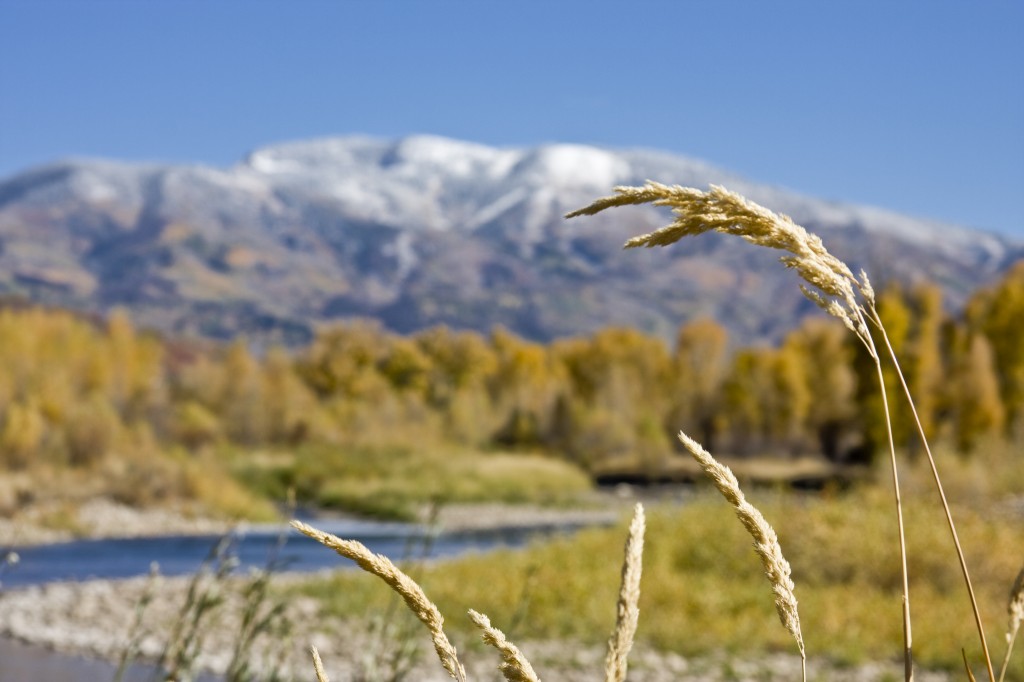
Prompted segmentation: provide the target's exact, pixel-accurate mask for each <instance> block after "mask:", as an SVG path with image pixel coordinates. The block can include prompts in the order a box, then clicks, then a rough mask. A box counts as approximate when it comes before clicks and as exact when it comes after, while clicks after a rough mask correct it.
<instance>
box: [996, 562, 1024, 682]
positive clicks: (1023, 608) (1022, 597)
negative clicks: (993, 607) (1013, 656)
mask: <svg viewBox="0 0 1024 682" xmlns="http://www.w3.org/2000/svg"><path fill="white" fill-rule="evenodd" d="M1006 610H1007V612H1008V613H1009V614H1010V626H1009V627H1008V628H1007V630H1006V655H1005V656H1004V657H1003V666H1002V669H1001V670H1000V671H999V682H1003V677H1004V676H1005V675H1006V666H1007V665H1009V664H1010V652H1012V651H1013V642H1014V640H1015V639H1017V631H1018V630H1020V624H1021V621H1024V568H1022V569H1021V571H1020V573H1018V574H1017V579H1016V580H1014V581H1013V588H1012V589H1011V590H1010V602H1009V604H1007V607H1006Z"/></svg>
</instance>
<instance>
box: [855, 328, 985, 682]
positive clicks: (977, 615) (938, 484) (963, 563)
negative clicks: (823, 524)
mask: <svg viewBox="0 0 1024 682" xmlns="http://www.w3.org/2000/svg"><path fill="white" fill-rule="evenodd" d="M874 322H875V324H876V326H877V327H878V329H879V331H880V332H881V334H882V340H883V341H885V347H886V349H887V350H888V351H889V357H890V358H891V359H892V364H893V366H894V367H895V368H896V376H897V377H899V380H900V386H902V387H903V394H904V395H905V396H906V398H907V403H908V404H909V405H910V413H911V414H912V415H913V417H914V424H915V425H916V426H917V433H918V435H919V436H920V438H921V444H922V445H923V446H924V452H925V455H926V456H927V457H928V465H929V467H931V470H932V477H933V478H934V480H935V488H936V489H937V490H938V491H939V499H940V500H942V510H943V511H944V512H945V514H946V523H947V524H948V525H949V532H950V534H951V535H952V536H953V545H954V546H955V547H956V556H957V559H958V560H959V561H960V572H961V573H963V576H964V582H965V583H966V585H967V594H968V596H969V597H970V599H971V609H972V611H973V612H974V622H975V625H976V626H977V628H978V638H979V639H980V640H981V648H982V651H984V653H985V665H986V666H987V668H988V676H989V680H990V682H995V680H996V675H995V671H994V670H993V668H992V657H991V655H990V654H989V650H988V641H987V640H986V639H985V626H984V625H983V624H982V622H981V612H980V611H979V609H978V600H977V598H976V597H975V596H974V586H973V585H972V584H971V576H970V573H969V572H968V571H967V560H966V559H965V558H964V550H963V548H961V546H960V537H959V536H958V535H957V532H956V524H954V523H953V513H952V512H951V511H950V508H949V503H948V502H947V501H946V493H945V491H944V490H943V489H942V479H941V478H940V477H939V470H938V467H937V466H936V464H935V458H934V457H933V456H932V449H931V447H930V446H929V444H928V437H927V436H926V435H925V432H924V426H923V425H922V424H921V417H920V416H919V415H918V413H917V406H916V405H915V404H914V398H913V396H912V395H911V393H910V387H909V386H908V385H907V380H906V379H905V378H904V376H903V369H902V368H901V367H900V363H899V360H897V359H896V351H895V350H893V347H892V343H891V342H890V341H889V335H888V334H886V333H885V327H883V326H882V322H881V320H879V319H878V313H877V311H875V312H874Z"/></svg>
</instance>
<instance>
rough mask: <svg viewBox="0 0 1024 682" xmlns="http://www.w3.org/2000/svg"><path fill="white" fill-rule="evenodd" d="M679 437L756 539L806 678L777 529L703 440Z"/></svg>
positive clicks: (790, 583)
mask: <svg viewBox="0 0 1024 682" xmlns="http://www.w3.org/2000/svg"><path fill="white" fill-rule="evenodd" d="M679 440H680V441H681V442H682V443H683V445H684V446H685V447H686V449H687V450H689V451H690V454H691V455H693V458H694V459H695V460H697V463H698V464H700V466H701V468H702V469H703V470H704V472H705V473H706V474H707V475H708V477H710V478H711V481H712V482H713V483H714V484H715V487H716V488H718V491H719V492H720V493H722V496H723V497H725V499H726V500H727V501H728V502H729V504H731V505H732V506H733V509H735V511H736V516H737V517H739V520H740V522H741V523H742V524H743V527H744V528H746V529H747V532H748V533H750V537H752V538H753V539H754V551H755V552H757V556H758V557H760V559H761V566H762V567H763V568H764V572H765V575H766V576H767V577H768V582H770V583H771V586H772V592H773V593H774V594H775V610H776V611H778V614H779V620H781V621H782V625H783V627H785V628H786V629H787V630H788V631H789V633H790V634H791V635H793V638H794V639H795V640H796V643H797V647H799V649H800V658H801V661H802V662H803V665H804V679H805V680H806V679H807V670H806V663H807V653H806V651H805V650H804V637H803V633H802V632H801V631H800V614H799V613H798V612H797V601H796V593H795V591H794V590H795V588H796V586H795V585H794V584H793V579H792V578H791V577H790V574H791V572H792V571H791V569H790V566H789V562H788V561H786V557H784V556H783V555H782V547H781V546H780V545H779V538H778V536H777V535H776V534H775V529H774V528H772V527H771V524H769V523H768V521H766V520H765V518H764V516H763V515H762V514H761V512H760V511H758V510H757V508H756V507H754V505H752V504H750V502H748V501H747V499H746V496H744V494H743V491H742V490H741V489H740V484H739V481H737V480H736V477H735V476H734V475H733V473H732V471H731V470H730V469H729V467H727V466H725V465H724V464H722V463H720V462H719V461H718V460H716V459H715V458H714V457H712V456H711V453H709V452H708V451H707V450H705V449H704V448H703V447H702V446H701V445H700V443H698V442H697V441H695V440H693V439H692V438H690V437H689V436H687V435H686V434H685V433H683V432H680V433H679Z"/></svg>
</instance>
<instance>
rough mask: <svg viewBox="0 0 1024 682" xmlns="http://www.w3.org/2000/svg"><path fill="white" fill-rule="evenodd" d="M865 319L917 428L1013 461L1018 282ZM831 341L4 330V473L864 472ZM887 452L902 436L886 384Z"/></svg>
mask: <svg viewBox="0 0 1024 682" xmlns="http://www.w3.org/2000/svg"><path fill="white" fill-rule="evenodd" d="M879 308H880V312H881V315H882V317H883V320H884V323H885V326H886V328H887V329H888V330H889V332H890V341H891V342H892V344H893V346H894V348H895V350H896V353H897V354H898V355H899V356H900V357H901V358H902V362H903V366H904V369H905V372H906V378H907V381H908V383H909V384H910V388H911V390H912V392H913V394H914V395H915V396H916V398H917V403H918V408H919V411H920V414H921V419H922V422H923V425H924V428H925V430H926V431H928V432H929V435H931V436H933V437H939V438H945V439H948V440H949V441H950V442H952V443H954V444H955V445H956V446H957V447H958V448H960V449H961V450H963V451H965V452H969V451H970V450H971V449H972V448H973V447H975V446H976V445H977V444H978V443H979V442H980V441H982V440H983V439H985V438H988V437H1004V438H1010V439H1014V440H1016V441H1017V442H1022V441H1024V342H1022V339H1024V263H1022V264H1018V265H1017V267H1015V268H1014V269H1013V270H1012V271H1011V272H1010V273H1009V274H1008V275H1007V276H1006V277H1005V278H1004V279H1003V280H1002V281H1001V282H1000V283H998V284H997V285H995V286H993V287H992V288H990V289H986V290H984V291H980V292H978V293H977V294H976V295H975V296H974V297H973V298H972V299H971V301H970V302H969V304H968V305H967V307H966V310H965V312H964V314H963V315H962V316H961V317H960V318H957V319H952V318H950V317H948V316H947V315H946V314H945V313H944V312H943V307H942V301H941V294H940V291H939V289H938V288H937V287H935V286H931V285H922V286H917V287H914V288H911V289H905V288H900V287H893V288H889V289H888V290H886V291H885V292H884V293H882V294H881V295H880V297H879ZM874 372H875V370H874V368H873V365H872V364H871V363H870V362H869V361H868V359H867V358H866V356H865V354H864V350H863V349H862V348H861V347H859V345H858V343H857V342H856V340H855V339H854V338H853V336H852V335H851V334H849V333H848V332H847V331H846V330H845V329H843V328H842V327H841V326H838V325H836V324H833V323H832V321H830V320H826V319H810V320H807V321H806V322H805V323H804V324H803V325H802V326H801V327H799V328H798V329H796V330H794V331H793V332H792V333H790V334H789V335H788V336H787V337H786V338H785V340H784V341H783V342H782V343H781V344H780V345H779V346H778V347H775V348H767V347H757V348H741V349H735V348H732V347H731V346H730V342H729V338H728V335H727V333H726V331H725V330H724V329H723V328H722V327H721V326H719V325H718V324H716V323H715V322H713V321H710V320H695V321H692V322H689V323H687V324H685V325H683V326H682V327H681V328H680V330H679V333H678V337H677V339H676V343H675V345H674V347H673V348H669V347H668V346H667V345H666V344H665V343H663V342H662V341H661V340H659V339H657V338H654V337H651V336H648V335H645V334H643V333H641V332H639V331H636V330H632V329H622V328H610V329H606V330H603V331H600V332H598V333H596V334H594V335H592V336H589V337H581V338H573V339H565V340H558V341H555V342H553V343H550V344H547V345H542V344H538V343H533V342H530V341H526V340H523V339H521V338H517V337H515V336H513V335H511V334H509V333H508V332H506V331H503V330H501V329H496V330H494V331H493V332H492V333H491V334H489V335H481V334H478V333H474V332H460V331H453V330H451V329H447V328H434V329H429V330H426V331H422V332H420V333H417V334H415V335H412V336H398V335H395V334H392V333H389V332H387V331H385V330H383V329H381V328H380V327H379V326H377V325H376V324H374V323H371V322H366V321H362V322H353V323H350V324H345V325H340V326H336V327H333V328H329V329H325V330H324V331H322V332H321V333H320V334H319V335H318V336H317V338H316V340H315V342H314V343H313V344H311V345H310V346H309V347H307V348H305V349H303V350H301V351H299V352H297V353H290V352H286V351H285V350H283V349H271V350H269V351H268V352H266V353H264V354H261V355H259V356H257V355H255V354H254V353H253V352H251V351H250V350H249V348H248V347H247V346H246V344H245V343H244V342H242V341H239V342H236V343H233V344H231V345H229V346H213V345H205V344H200V343H187V342H182V341H176V340H165V339H161V338H159V337H157V336H155V335H152V334H148V333H140V332H139V331H137V330H136V329H135V328H133V326H132V324H131V322H130V321H129V320H128V318H127V317H126V316H125V315H124V314H122V313H115V314H113V315H112V316H111V317H110V318H109V319H108V320H106V321H103V322H96V321H90V320H86V319H83V318H81V317H79V316H74V315H72V314H70V313H65V312H59V311H50V310H43V309H13V308H8V309H5V310H3V311H0V461H2V463H3V465H4V466H5V467H7V468H25V467H31V466H33V465H34V464H47V465H72V466H87V465H90V464H93V463H96V462H99V461H101V460H103V459H104V458H107V457H108V456H110V455H112V454H117V453H125V452H129V451H130V452H150V451H153V450H163V449H167V448H177V449H180V450H183V451H197V450H202V449H208V448H211V447H212V448H216V447H220V446H237V447H238V448H252V449H255V448H275V447H276V448H290V447H294V446H297V445H300V444H303V443H310V442H315V443H326V444H335V445H337V446H339V447H346V446H349V447H355V446H359V447H362V446H376V445H385V444H405V445H413V446H415V445H417V444H423V443H431V444H438V443H440V444H444V443H451V444H459V445H461V446H469V447H475V448H482V449H488V448H502V449H509V448H512V449H515V448H523V449H529V450H532V451H538V450H540V451H547V452H550V453H552V454H554V455H557V456H563V457H566V458H569V459H571V460H572V461H575V462H577V463H579V464H580V465H582V466H584V467H593V466H595V465H598V464H600V463H602V462H606V461H608V460H610V459H613V458H614V459H616V460H621V461H631V462H634V463H635V465H636V466H639V467H657V466H658V465H659V464H660V463H661V462H663V461H664V460H665V458H667V457H670V456H672V454H673V453H674V452H675V451H676V448H675V438H674V434H675V433H676V432H677V431H678V430H679V429H685V430H686V431H688V432H689V433H691V434H694V435H695V436H696V437H697V438H699V439H700V440H702V441H703V442H704V443H705V444H706V445H708V446H709V447H710V448H711V449H713V450H714V451H715V452H717V453H722V454H731V455H738V456H743V455H754V454H777V455H800V454H812V453H820V454H822V455H824V456H825V457H827V458H829V459H831V460H835V461H844V460H858V461H863V460H867V459H869V458H870V457H871V456H872V453H873V452H874V450H875V448H876V447H877V446H878V445H880V444H883V443H884V440H883V439H884V431H882V428H884V427H883V426H882V424H883V422H882V421H881V419H880V410H881V404H880V401H879V398H878V396H877V390H876V384H877V378H876V375H875V373H874ZM885 381H886V382H887V384H888V385H889V388H890V396H893V400H892V402H893V405H894V409H895V410H896V412H897V419H896V422H895V424H896V438H897V439H898V441H899V442H900V443H901V444H903V445H905V446H907V447H909V448H911V449H912V448H913V443H914V438H913V428H912V421H911V420H910V418H909V415H908V412H907V409H906V407H905V405H904V404H903V402H902V400H900V399H899V397H898V396H899V394H900V391H899V383H898V378H897V377H896V375H895V373H894V372H892V371H891V370H890V371H887V373H886V376H885Z"/></svg>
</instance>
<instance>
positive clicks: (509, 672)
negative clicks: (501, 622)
mask: <svg viewBox="0 0 1024 682" xmlns="http://www.w3.org/2000/svg"><path fill="white" fill-rule="evenodd" d="M469 617H470V619H472V621H473V622H474V623H476V626H477V627H478V628H480V630H481V631H482V636H483V640H484V643H485V644H488V645H490V646H492V647H494V648H495V649H497V650H498V652H499V653H501V665H499V666H498V670H500V671H501V674H502V675H504V676H505V679H506V680H508V682H540V678H539V677H537V673H535V672H534V671H533V666H532V665H530V662H529V661H528V660H526V657H525V656H524V655H523V653H522V652H521V651H520V650H519V649H518V647H516V645H515V644H513V643H512V642H510V641H508V639H506V638H505V633H503V632H502V631H501V630H499V629H498V628H496V627H494V626H492V625H491V621H490V619H489V618H488V617H487V616H485V615H484V614H482V613H477V612H476V611H474V610H473V609H470V610H469Z"/></svg>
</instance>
